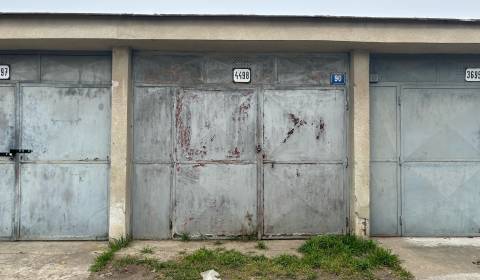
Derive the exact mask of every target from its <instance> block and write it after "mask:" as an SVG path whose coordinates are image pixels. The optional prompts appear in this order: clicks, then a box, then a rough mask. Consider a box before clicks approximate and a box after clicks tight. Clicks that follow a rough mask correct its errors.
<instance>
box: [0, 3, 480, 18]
mask: <svg viewBox="0 0 480 280" xmlns="http://www.w3.org/2000/svg"><path fill="white" fill-rule="evenodd" d="M0 3H1V8H0V10H1V11H2V12H78V13H82V12H87V13H135V14H257V15H335V16H373V17H430V18H459V19H480V1H478V0H455V1H454V0H343V1H339V0H337V1H334V0H330V1H325V0H290V1H286V0H276V1H275V0H210V1H206V0H205V1H201V0H169V1H164V0H157V1H153V0H74V1H72V0H0Z"/></svg>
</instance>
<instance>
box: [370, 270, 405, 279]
mask: <svg viewBox="0 0 480 280" xmlns="http://www.w3.org/2000/svg"><path fill="white" fill-rule="evenodd" d="M373 275H374V276H375V279H378V280H401V279H402V278H400V277H399V276H398V275H397V274H396V273H395V272H393V271H391V270H390V269H388V268H380V269H377V270H376V271H375V272H374V273H373Z"/></svg>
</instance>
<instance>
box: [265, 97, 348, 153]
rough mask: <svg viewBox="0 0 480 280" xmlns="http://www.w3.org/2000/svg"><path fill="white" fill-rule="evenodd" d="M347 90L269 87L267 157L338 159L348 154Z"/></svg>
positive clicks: (266, 110) (266, 130) (266, 137)
mask: <svg viewBox="0 0 480 280" xmlns="http://www.w3.org/2000/svg"><path fill="white" fill-rule="evenodd" d="M344 120H345V92H344V91H343V90H341V89H338V90H337V89H312V90H294V89H292V90H267V91H265V94H264V113H263V121H264V124H263V127H264V151H265V155H266V157H265V159H266V160H276V161H322V160H324V161H338V160H343V159H344V157H345V154H344V147H345V140H344V137H345V136H344V135H345V121H344Z"/></svg>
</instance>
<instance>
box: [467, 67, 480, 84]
mask: <svg viewBox="0 0 480 280" xmlns="http://www.w3.org/2000/svg"><path fill="white" fill-rule="evenodd" d="M465 81H467V82H480V68H467V69H466V70H465Z"/></svg>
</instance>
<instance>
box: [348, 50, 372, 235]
mask: <svg viewBox="0 0 480 280" xmlns="http://www.w3.org/2000/svg"><path fill="white" fill-rule="evenodd" d="M369 63H370V56H369V53H368V52H366V51H353V52H351V53H350V87H351V89H350V101H349V104H351V106H350V107H351V108H350V111H349V113H350V115H349V117H350V131H349V140H350V159H349V163H350V164H351V166H350V171H351V173H350V176H351V177H350V186H351V189H350V198H351V199H350V223H351V224H350V228H351V232H352V233H354V234H356V235H359V236H369V235H370V226H369V217H370V105H369V104H370V101H369V100H370V89H369Z"/></svg>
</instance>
